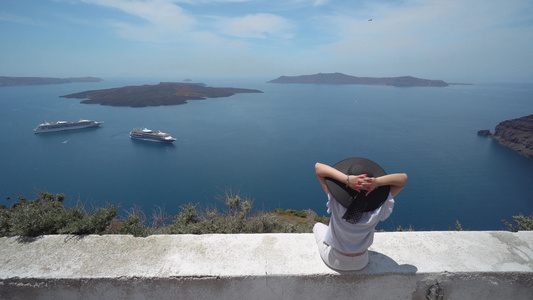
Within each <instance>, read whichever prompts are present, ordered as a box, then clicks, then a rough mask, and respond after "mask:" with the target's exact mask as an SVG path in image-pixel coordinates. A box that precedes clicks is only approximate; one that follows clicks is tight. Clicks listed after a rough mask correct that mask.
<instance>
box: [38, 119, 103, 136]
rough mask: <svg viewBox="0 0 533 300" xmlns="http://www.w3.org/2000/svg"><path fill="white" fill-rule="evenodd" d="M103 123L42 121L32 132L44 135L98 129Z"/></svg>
mask: <svg viewBox="0 0 533 300" xmlns="http://www.w3.org/2000/svg"><path fill="white" fill-rule="evenodd" d="M102 123H104V122H96V121H93V120H79V121H77V122H67V121H57V122H55V123H48V122H46V121H43V122H42V123H41V124H39V126H37V128H35V129H34V130H33V131H34V133H46V132H54V131H64V130H75V129H82V128H89V127H98V126H100V124H102Z"/></svg>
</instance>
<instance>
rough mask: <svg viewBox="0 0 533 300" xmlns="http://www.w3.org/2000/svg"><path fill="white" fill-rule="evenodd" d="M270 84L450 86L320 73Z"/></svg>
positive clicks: (417, 80) (405, 78)
mask: <svg viewBox="0 0 533 300" xmlns="http://www.w3.org/2000/svg"><path fill="white" fill-rule="evenodd" d="M268 83H311V84H370V85H389V86H397V87H411V86H436V87H442V86H448V84H447V83H446V82H444V81H442V80H430V79H420V78H416V77H411V76H402V77H381V78H376V77H355V76H350V75H346V74H343V73H318V74H313V75H301V76H280V77H278V78H276V79H274V80H270V81H268Z"/></svg>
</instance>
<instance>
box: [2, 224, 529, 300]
mask: <svg viewBox="0 0 533 300" xmlns="http://www.w3.org/2000/svg"><path fill="white" fill-rule="evenodd" d="M437 282H439V284H440V285H441V286H442V293H443V294H444V295H445V298H444V299H531V295H533V232H518V233H511V232H453V231H449V232H393V233H376V238H375V242H374V244H373V245H372V247H371V248H370V263H369V265H368V266H367V267H366V268H364V269H363V270H361V271H356V272H347V273H339V272H336V271H334V270H331V269H329V268H328V267H326V266H325V265H324V264H323V262H322V261H321V259H320V256H319V255H318V252H317V249H316V244H315V242H314V238H313V235H312V234H240V235H198V236H195V235H160V236H150V237H147V238H134V237H132V236H120V235H110V236H96V235H90V236H85V237H72V236H66V235H57V236H43V237H39V238H36V239H17V238H0V299H77V298H78V299H79V298H83V299H146V298H150V299H170V298H172V299H304V298H306V299H327V298H331V297H333V298H334V299H348V298H350V299H354V298H355V299H425V297H426V293H427V291H428V288H429V287H430V286H432V285H434V284H435V283H437Z"/></svg>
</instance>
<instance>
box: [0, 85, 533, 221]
mask: <svg viewBox="0 0 533 300" xmlns="http://www.w3.org/2000/svg"><path fill="white" fill-rule="evenodd" d="M270 79H273V78H255V79H242V78H241V79H237V78H236V79H231V78H223V79H221V78H196V79H195V82H203V83H205V84H207V85H209V86H213V87H224V86H229V87H238V88H253V89H259V90H261V91H263V93H262V94H237V95H235V96H232V97H229V98H216V99H207V100H198V101H189V103H187V104H184V105H176V106H161V107H146V108H130V107H110V106H102V105H94V104H91V105H88V104H81V103H80V100H78V99H66V98H60V97H59V96H62V95H66V94H70V93H76V92H81V91H85V90H94V89H103V88H112V87H122V86H126V85H140V84H157V83H159V81H173V80H172V79H168V78H163V79H106V80H105V81H103V82H99V83H75V84H61V85H43V86H19V87H1V88H0V128H2V130H1V131H0V157H1V158H0V205H2V204H3V205H6V206H9V205H11V204H12V203H14V202H16V201H17V198H18V196H24V197H27V198H30V199H33V198H36V197H37V194H38V192H39V191H41V190H45V191H49V192H52V193H65V194H66V195H67V199H66V203H67V204H69V205H75V204H77V203H81V204H83V205H85V206H87V207H95V206H105V205H106V203H111V204H120V205H121V207H122V209H123V210H129V209H131V208H133V207H139V208H141V209H143V210H144V211H145V213H146V214H147V215H148V216H150V215H151V213H152V211H153V210H154V209H156V208H157V207H161V208H163V209H164V210H165V211H166V212H167V214H169V215H174V214H177V213H178V212H179V211H180V208H179V207H180V206H181V205H183V204H186V203H189V202H192V203H199V204H200V205H201V206H204V207H205V206H214V205H217V206H218V205H221V201H220V198H221V197H222V196H223V195H224V194H225V193H227V192H233V193H240V194H241V196H243V197H247V198H250V199H252V200H253V201H254V208H255V209H257V210H271V209H274V208H278V207H283V208H294V209H298V210H299V209H309V208H310V209H312V210H314V211H316V212H317V213H318V214H319V215H326V196H325V195H324V193H323V191H322V190H321V187H320V185H319V183H318V181H317V179H316V176H315V174H314V164H315V162H317V161H319V162H323V163H327V164H334V163H336V162H338V161H340V160H342V159H344V158H347V157H354V156H360V157H366V158H369V159H372V160H374V161H376V162H378V163H379V164H380V165H381V166H382V167H383V168H384V169H385V170H386V171H387V172H388V173H394V172H406V173H407V174H408V175H409V182H408V184H407V187H406V188H405V189H404V190H403V191H402V192H401V193H400V194H399V195H398V196H397V197H396V205H395V208H394V212H393V214H392V215H391V217H390V218H389V219H387V220H386V221H385V222H382V223H381V224H380V225H379V227H378V228H381V229H385V230H394V229H395V228H396V227H397V226H402V227H409V226H410V225H412V226H413V227H414V228H415V229H416V230H447V229H449V228H450V227H451V228H454V227H455V221H456V220H459V221H460V222H461V224H462V225H463V227H464V228H469V229H472V230H500V229H505V226H504V225H503V223H502V222H501V220H502V219H507V220H509V221H510V220H511V219H512V216H513V215H517V214H519V213H524V214H526V215H529V214H530V213H532V212H533V160H532V159H528V158H526V157H524V156H521V155H519V154H518V153H516V152H514V151H512V150H510V149H508V148H505V147H503V146H500V145H499V144H498V143H496V142H495V141H493V140H491V139H490V138H488V137H482V136H478V135H477V134H476V133H477V131H478V130H480V129H490V130H491V131H494V127H495V126H496V125H497V124H498V123H499V122H501V121H504V120H507V119H513V118H518V117H522V116H526V115H529V114H533V84H527V83H520V84H518V83H490V84H489V83H486V84H475V85H453V86H449V87H444V88H437V87H413V88H397V87H386V86H366V85H301V84H300V85H299V84H271V83H266V81H268V80H270ZM174 81H176V80H174ZM80 118H84V119H93V120H97V121H104V124H102V125H101V127H100V128H93V129H85V130H80V131H72V132H58V133H49V134H41V135H36V134H34V133H33V129H34V128H35V127H36V126H37V125H38V124H39V123H40V122H41V121H43V120H46V121H49V122H52V121H58V120H66V121H77V120H79V119H80ZM135 127H147V128H150V129H153V130H161V131H164V132H168V133H170V134H171V135H172V136H173V137H175V138H177V139H178V141H177V142H176V143H175V144H174V145H163V144H154V143H147V142H140V141H134V140H131V139H130V138H129V132H130V131H131V130H132V129H133V128H135ZM8 198H9V199H8ZM123 213H124V212H123Z"/></svg>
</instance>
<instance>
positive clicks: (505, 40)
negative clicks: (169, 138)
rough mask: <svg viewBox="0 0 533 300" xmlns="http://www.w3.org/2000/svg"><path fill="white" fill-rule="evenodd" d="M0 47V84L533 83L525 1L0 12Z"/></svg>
mask: <svg viewBox="0 0 533 300" xmlns="http://www.w3.org/2000/svg"><path fill="white" fill-rule="evenodd" d="M369 19H372V21H369ZM0 41H1V42H0V75H3V76H51V77H68V76H99V77H104V78H105V77H110V76H113V77H115V76H135V77H161V78H169V77H176V79H183V78H187V77H190V78H195V77H198V76H243V75H244V76H262V77H266V78H269V77H272V78H275V77H277V76H280V75H302V74H314V73H319V72H323V73H326V72H342V73H346V74H349V75H354V76H373V77H387V76H403V75H411V76H415V77H420V78H428V79H443V80H445V81H447V82H474V83H476V82H485V81H502V80H505V81H533V1H531V0H446V1H444V0H442V1H441V0H405V1H402V0H374V1H355V0H353V1H348V0H345V1H339V0H1V1H0Z"/></svg>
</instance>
